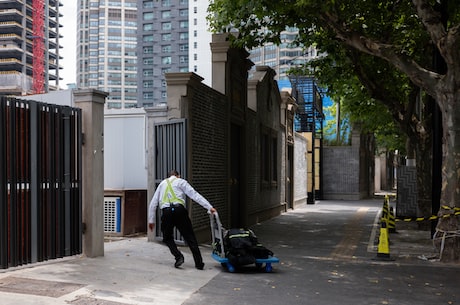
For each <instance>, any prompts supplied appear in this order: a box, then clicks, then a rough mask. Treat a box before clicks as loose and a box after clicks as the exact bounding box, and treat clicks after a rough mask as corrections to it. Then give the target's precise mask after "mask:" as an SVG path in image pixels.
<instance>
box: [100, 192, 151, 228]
mask: <svg viewBox="0 0 460 305" xmlns="http://www.w3.org/2000/svg"><path fill="white" fill-rule="evenodd" d="M104 233H105V235H108V236H127V235H134V234H144V233H147V190H119V191H118V190H110V191H107V190H106V191H104Z"/></svg>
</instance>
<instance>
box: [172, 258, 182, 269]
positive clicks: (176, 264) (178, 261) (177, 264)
mask: <svg viewBox="0 0 460 305" xmlns="http://www.w3.org/2000/svg"><path fill="white" fill-rule="evenodd" d="M183 263H184V257H183V256H181V257H179V258H176V262H175V263H174V267H176V268H179V267H180V266H181V265H182V264H183Z"/></svg>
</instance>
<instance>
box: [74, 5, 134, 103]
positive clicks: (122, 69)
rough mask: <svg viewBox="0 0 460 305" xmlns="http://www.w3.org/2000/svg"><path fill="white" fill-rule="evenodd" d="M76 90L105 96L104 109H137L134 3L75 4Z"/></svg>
mask: <svg viewBox="0 0 460 305" xmlns="http://www.w3.org/2000/svg"><path fill="white" fill-rule="evenodd" d="M78 1H79V2H78V3H79V5H78V19H77V86H78V87H79V88H94V89H99V90H102V91H105V92H108V93H109V96H108V97H107V103H106V107H107V108H131V107H136V106H137V88H138V83H137V53H136V47H137V36H136V32H137V0H78Z"/></svg>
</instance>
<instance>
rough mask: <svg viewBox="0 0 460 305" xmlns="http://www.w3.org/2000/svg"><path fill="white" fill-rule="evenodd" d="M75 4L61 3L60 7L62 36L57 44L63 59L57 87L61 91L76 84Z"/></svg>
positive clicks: (67, 1) (69, 1) (68, 0)
mask: <svg viewBox="0 0 460 305" xmlns="http://www.w3.org/2000/svg"><path fill="white" fill-rule="evenodd" d="M77 2H78V1H76V0H66V1H62V4H63V5H64V6H62V7H60V12H61V14H62V15H64V16H63V17H61V18H60V20H59V21H60V23H61V24H62V26H63V27H62V28H61V29H60V31H61V34H62V36H64V37H63V38H62V39H61V40H60V41H59V42H60V44H61V46H62V47H63V48H62V49H61V50H60V55H61V56H62V57H64V59H63V60H61V66H62V67H63V69H62V70H61V71H60V76H61V77H62V78H63V80H62V81H60V83H59V85H60V87H61V88H62V89H66V88H67V84H69V83H76V43H77V21H76V20H77Z"/></svg>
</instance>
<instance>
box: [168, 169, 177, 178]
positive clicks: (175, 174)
mask: <svg viewBox="0 0 460 305" xmlns="http://www.w3.org/2000/svg"><path fill="white" fill-rule="evenodd" d="M171 176H176V177H178V178H179V177H180V174H179V172H178V171H176V170H175V169H173V170H172V171H170V172H169V177H171Z"/></svg>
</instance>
